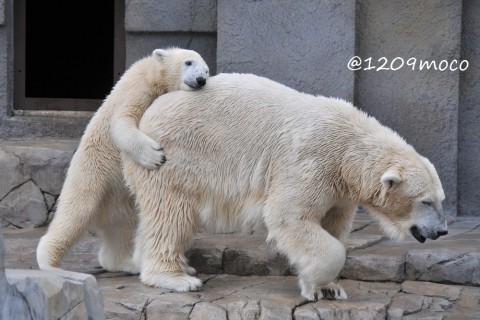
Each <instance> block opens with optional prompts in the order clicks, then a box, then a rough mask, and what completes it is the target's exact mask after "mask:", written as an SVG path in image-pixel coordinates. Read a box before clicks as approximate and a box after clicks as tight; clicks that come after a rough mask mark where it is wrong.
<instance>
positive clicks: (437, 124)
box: [355, 0, 478, 216]
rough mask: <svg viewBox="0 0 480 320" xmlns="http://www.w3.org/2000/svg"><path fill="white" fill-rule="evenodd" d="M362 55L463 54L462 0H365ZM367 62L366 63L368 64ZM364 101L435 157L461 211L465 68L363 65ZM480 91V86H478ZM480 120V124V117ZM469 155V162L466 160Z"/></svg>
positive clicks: (360, 90)
mask: <svg viewBox="0 0 480 320" xmlns="http://www.w3.org/2000/svg"><path fill="white" fill-rule="evenodd" d="M357 3H358V5H357V10H356V17H357V20H356V23H357V25H356V30H357V55H358V56H360V57H361V58H362V59H367V58H369V57H372V65H376V66H377V67H378V66H379V65H380V63H378V62H377V60H378V59H380V58H381V57H386V58H387V59H388V65H390V62H392V61H393V59H395V58H396V57H401V58H403V59H405V61H407V60H408V59H409V58H411V57H414V58H417V59H418V60H436V61H437V64H438V63H439V62H440V61H441V60H448V61H452V60H453V59H456V60H457V61H458V59H459V58H460V41H461V18H462V12H461V10H462V3H461V2H459V1H456V0H448V1H441V0H435V1H422V2H418V1H415V0H408V1H401V2H391V1H388V0H381V1H370V0H365V1H358V2H357ZM365 66H366V65H364V66H363V67H365ZM356 76H357V81H356V98H355V99H356V104H357V105H358V106H359V107H360V108H361V109H363V110H365V111H367V112H368V113H369V114H371V115H373V116H375V117H376V118H377V119H378V120H379V121H380V122H382V123H383V124H385V125H387V126H389V127H391V128H392V129H394V130H395V131H397V132H398V133H399V134H400V135H402V136H403V137H405V139H406V140H407V141H408V142H409V143H410V144H412V145H413V146H414V147H415V148H416V149H417V151H418V152H419V153H420V154H422V155H424V156H425V157H427V158H429V159H430V160H431V162H432V163H433V164H434V165H435V167H436V168H437V171H438V173H439V175H440V178H441V180H442V183H443V186H444V190H445V193H446V200H445V202H444V207H445V210H446V211H447V212H449V213H450V214H451V215H453V216H454V215H456V212H455V211H456V202H457V191H456V190H457V172H456V168H457V139H458V136H457V127H458V110H457V108H458V99H459V95H458V92H459V76H460V74H459V71H458V70H457V71H453V72H452V71H443V72H442V71H438V70H429V71H426V70H423V71H419V70H418V64H417V68H416V69H415V71H412V70H411V68H409V67H407V66H406V65H405V66H404V67H403V68H401V69H399V70H397V71H392V70H389V71H376V70H368V71H367V70H365V69H363V70H361V71H356ZM477 90H478V89H477ZM477 123H478V122H477ZM460 161H462V160H460Z"/></svg>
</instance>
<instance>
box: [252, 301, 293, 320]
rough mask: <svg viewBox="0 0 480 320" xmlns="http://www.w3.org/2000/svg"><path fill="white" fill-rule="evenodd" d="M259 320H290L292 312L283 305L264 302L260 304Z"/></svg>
mask: <svg viewBox="0 0 480 320" xmlns="http://www.w3.org/2000/svg"><path fill="white" fill-rule="evenodd" d="M258 319H259V320H290V319H292V310H291V309H290V308H289V307H288V306H286V305H283V304H279V303H276V302H273V301H269V300H265V301H261V302H260V317H259V318H258Z"/></svg>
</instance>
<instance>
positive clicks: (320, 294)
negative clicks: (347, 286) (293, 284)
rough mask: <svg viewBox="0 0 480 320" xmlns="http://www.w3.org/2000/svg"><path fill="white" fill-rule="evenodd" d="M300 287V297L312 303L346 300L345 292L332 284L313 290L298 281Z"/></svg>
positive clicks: (303, 282)
mask: <svg viewBox="0 0 480 320" xmlns="http://www.w3.org/2000/svg"><path fill="white" fill-rule="evenodd" d="M300 287H301V289H302V297H304V298H305V299H307V300H308V301H312V302H316V301H318V300H320V299H324V300H346V299H347V298H348V297H347V294H346V292H345V290H343V288H342V287H341V286H339V285H338V284H335V283H333V282H330V283H329V284H327V285H324V286H321V287H319V288H313V287H312V286H310V285H309V284H307V283H305V281H300Z"/></svg>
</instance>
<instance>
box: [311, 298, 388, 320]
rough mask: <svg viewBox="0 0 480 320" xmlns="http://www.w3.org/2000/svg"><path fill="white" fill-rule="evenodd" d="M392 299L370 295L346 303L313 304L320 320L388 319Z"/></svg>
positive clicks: (322, 302) (321, 302)
mask: <svg viewBox="0 0 480 320" xmlns="http://www.w3.org/2000/svg"><path fill="white" fill-rule="evenodd" d="M389 303H390V299H388V298H383V297H380V296H376V297H369V296H368V295H366V296H363V297H357V298H353V297H352V298H350V299H349V300H346V301H342V302H339V301H324V300H321V301H319V302H317V303H315V304H313V308H315V309H316V310H317V313H318V315H319V317H320V319H328V320H330V319H331V320H335V319H342V320H356V319H375V320H377V319H378V320H380V319H381V320H384V319H386V315H387V313H386V310H387V305H388V304H389Z"/></svg>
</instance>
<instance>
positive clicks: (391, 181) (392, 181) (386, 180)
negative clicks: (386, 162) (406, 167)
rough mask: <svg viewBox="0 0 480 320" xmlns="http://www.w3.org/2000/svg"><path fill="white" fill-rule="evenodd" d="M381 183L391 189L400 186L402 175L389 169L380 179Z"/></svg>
mask: <svg viewBox="0 0 480 320" xmlns="http://www.w3.org/2000/svg"><path fill="white" fill-rule="evenodd" d="M380 181H381V182H382V184H383V185H384V186H385V187H387V188H391V187H393V186H394V185H396V184H399V183H400V181H402V178H401V177H400V173H399V172H398V170H396V169H388V170H387V171H385V173H384V174H383V175H382V177H381V178H380Z"/></svg>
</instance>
